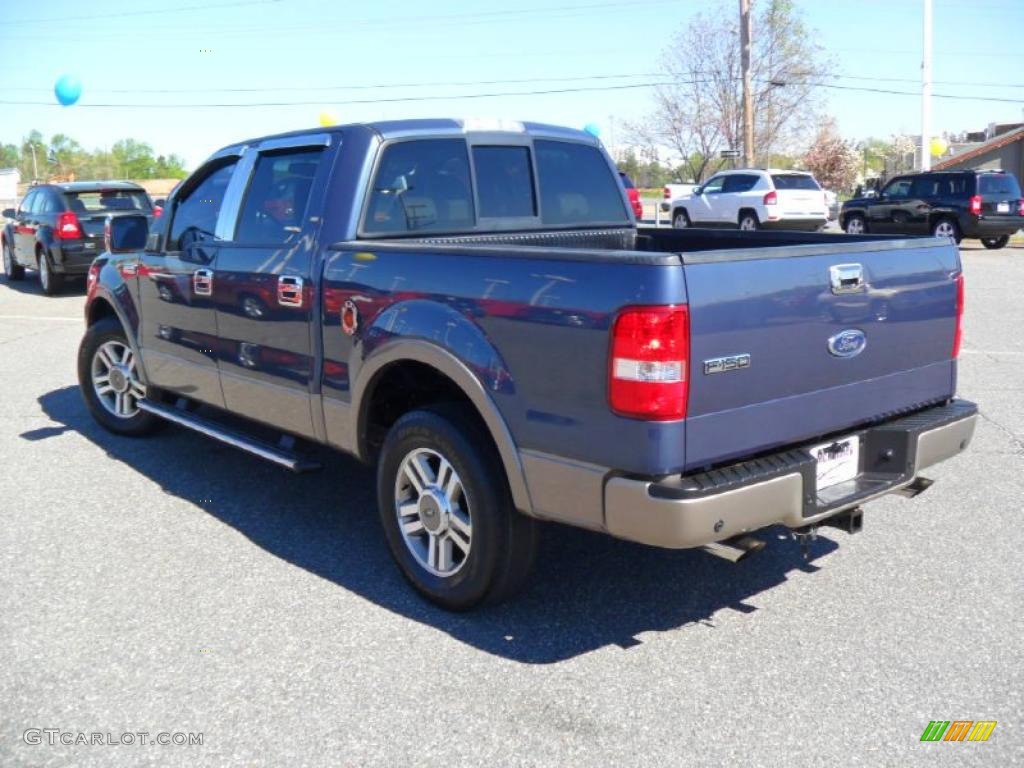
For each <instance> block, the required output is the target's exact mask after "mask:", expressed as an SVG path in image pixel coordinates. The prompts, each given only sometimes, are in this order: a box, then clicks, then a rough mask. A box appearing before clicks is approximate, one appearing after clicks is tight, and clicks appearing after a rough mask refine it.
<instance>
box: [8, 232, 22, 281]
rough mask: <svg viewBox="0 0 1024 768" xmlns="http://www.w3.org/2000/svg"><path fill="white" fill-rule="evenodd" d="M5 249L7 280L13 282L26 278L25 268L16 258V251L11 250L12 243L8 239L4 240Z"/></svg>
mask: <svg viewBox="0 0 1024 768" xmlns="http://www.w3.org/2000/svg"><path fill="white" fill-rule="evenodd" d="M3 251H4V252H3V259H4V276H5V277H6V278H7V281H8V282H10V283H13V282H15V281H17V280H24V279H25V268H24V267H23V266H21V264H19V263H18V262H16V261H15V260H14V252H13V251H12V250H11V244H10V243H9V242H7V240H4V248H3Z"/></svg>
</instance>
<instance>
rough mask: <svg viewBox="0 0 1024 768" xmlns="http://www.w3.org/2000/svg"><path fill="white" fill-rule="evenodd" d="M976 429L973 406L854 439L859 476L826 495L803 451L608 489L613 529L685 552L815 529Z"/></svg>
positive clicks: (956, 449)
mask: <svg viewBox="0 0 1024 768" xmlns="http://www.w3.org/2000/svg"><path fill="white" fill-rule="evenodd" d="M976 420H977V406H975V405H974V403H970V402H968V401H966V400H954V401H953V402H951V403H949V404H948V405H942V406H936V407H933V408H928V409H926V410H924V411H919V412H917V413H914V414H911V415H909V416H903V417H900V418H896V419H893V420H890V421H887V422H883V423H881V424H878V425H876V426H874V427H870V428H867V429H862V430H857V431H853V432H850V433H848V434H850V435H853V434H856V435H859V436H860V438H861V445H862V449H861V466H860V473H859V474H858V476H857V477H856V478H855V479H853V480H850V481H848V482H846V483H842V484H840V485H837V486H832V487H830V488H826V489H823V490H822V491H821V492H820V493H819V492H818V490H817V488H816V481H815V464H814V459H813V458H812V457H811V455H810V454H809V453H807V451H806V450H804V449H803V448H794V449H790V450H785V451H780V452H778V453H775V454H771V455H768V456H765V457H762V458H759V459H754V460H751V461H745V462H740V463H738V464H734V465H732V466H729V467H724V468H721V469H716V470H712V471H710V472H702V473H697V474H693V475H686V476H676V477H671V478H665V479H660V480H643V479H633V478H626V477H612V478H611V479H609V480H608V481H607V482H606V483H605V486H604V506H605V520H604V523H605V528H606V530H607V531H608V532H609V533H611V534H612V535H613V536H618V537H620V538H623V539H629V540H632V541H638V542H641V543H643V544H650V545H653V546H658V547H668V548H672V549H683V548H688V547H699V546H703V545H705V544H709V543H712V542H715V541H721V540H723V539H727V538H729V537H732V536H736V535H737V534H741V533H747V532H750V531H755V530H757V529H759V528H764V527H766V526H770V525H778V524H782V525H785V526H788V527H790V528H800V527H803V526H806V525H812V524H815V523H818V522H819V521H821V520H824V519H825V518H828V517H831V516H833V515H836V514H839V513H840V512H843V511H844V510H847V509H850V508H852V507H856V506H858V505H860V504H863V503H865V502H866V501H870V500H871V499H874V498H877V497H878V496H882V495H885V494H887V493H891V492H893V491H898V490H900V489H901V488H903V487H905V486H907V485H909V484H910V483H912V482H913V481H914V479H915V478H916V477H917V474H918V472H920V471H921V470H922V469H924V468H925V467H929V466H932V465H933V464H937V463H939V462H941V461H944V460H946V459H948V458H950V457H952V456H955V455H956V454H958V453H960V452H961V451H963V450H964V449H965V448H966V447H967V446H968V444H969V443H970V441H971V438H972V436H973V435H974V427H975V422H976ZM846 436H847V435H840V436H839V437H846ZM819 442H820V441H819Z"/></svg>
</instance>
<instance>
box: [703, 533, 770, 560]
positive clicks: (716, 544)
mask: <svg viewBox="0 0 1024 768" xmlns="http://www.w3.org/2000/svg"><path fill="white" fill-rule="evenodd" d="M701 549H703V550H704V551H705V552H707V553H708V554H709V555H714V556H715V557H720V558H722V559H723V560H728V561H729V562H730V563H738V562H739V561H740V560H743V559H745V558H746V557H747V556H748V555H752V554H754V553H755V552H760V551H761V550H762V549H764V542H763V541H761V540H760V539H755V538H754V537H753V536H733V537H732V538H731V539H723V540H722V541H713V542H711V543H710V544H705V545H704V546H703V547H701Z"/></svg>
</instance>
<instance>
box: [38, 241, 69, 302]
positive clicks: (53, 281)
mask: <svg viewBox="0 0 1024 768" xmlns="http://www.w3.org/2000/svg"><path fill="white" fill-rule="evenodd" d="M39 285H40V286H41V287H42V289H43V293H45V294H46V295H47V296H56V295H57V294H58V293H60V291H61V289H62V288H63V287H64V275H62V274H60V273H59V272H54V271H53V265H52V264H51V263H50V257H49V256H47V255H46V251H39Z"/></svg>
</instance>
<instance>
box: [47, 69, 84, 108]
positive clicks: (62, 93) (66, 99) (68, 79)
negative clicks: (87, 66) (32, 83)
mask: <svg viewBox="0 0 1024 768" xmlns="http://www.w3.org/2000/svg"><path fill="white" fill-rule="evenodd" d="M53 93H54V95H56V97H57V101H59V102H60V103H61V104H63V105H64V106H65V107H70V106H71V105H72V104H74V103H75V102H76V101H78V99H79V98H80V97H81V95H82V84H81V83H80V82H79V81H78V78H77V77H72V76H71V75H61V77H60V79H59V80H57V84H56V85H54V86H53Z"/></svg>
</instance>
